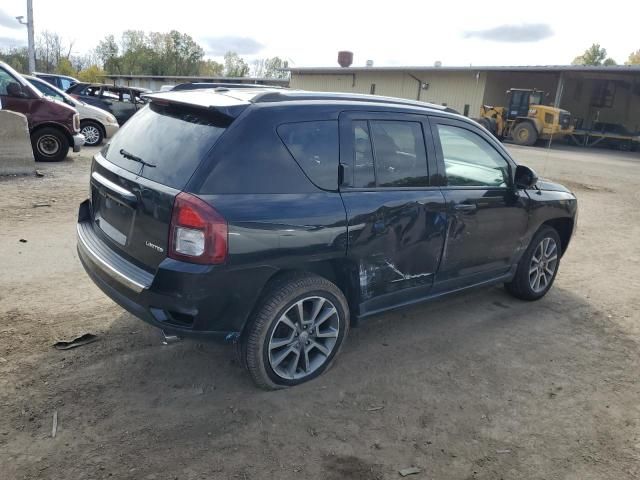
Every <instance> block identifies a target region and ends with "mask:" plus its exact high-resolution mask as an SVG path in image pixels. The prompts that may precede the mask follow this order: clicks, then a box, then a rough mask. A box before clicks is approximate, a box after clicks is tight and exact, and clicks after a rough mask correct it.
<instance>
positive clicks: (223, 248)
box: [168, 192, 228, 264]
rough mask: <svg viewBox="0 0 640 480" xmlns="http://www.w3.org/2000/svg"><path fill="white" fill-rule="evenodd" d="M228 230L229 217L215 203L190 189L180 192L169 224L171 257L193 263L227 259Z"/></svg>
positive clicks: (209, 262) (220, 261)
mask: <svg viewBox="0 0 640 480" xmlns="http://www.w3.org/2000/svg"><path fill="white" fill-rule="evenodd" d="M227 234H228V228H227V221H226V220H225V219H224V217H223V216H222V215H220V213H218V211H217V210H216V209H215V208H213V207H212V206H211V205H209V204H208V203H206V202H205V201H203V200H202V199H200V198H198V197H196V196H195V195H191V194H189V193H186V192H182V193H179V194H178V196H176V199H175V201H174V203H173V213H172V214H171V225H170V228H169V253H168V255H169V257H171V258H174V259H176V260H184V261H185V262H191V263H201V264H219V263H224V262H225V261H226V259H227Z"/></svg>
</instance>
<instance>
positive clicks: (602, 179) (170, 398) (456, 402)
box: [0, 147, 640, 480]
mask: <svg viewBox="0 0 640 480" xmlns="http://www.w3.org/2000/svg"><path fill="white" fill-rule="evenodd" d="M509 148H510V149H511V150H512V152H513V154H514V156H515V157H516V159H517V160H518V161H520V162H521V163H525V164H528V165H530V166H532V167H533V168H535V169H536V170H537V171H538V172H539V173H540V174H541V176H544V177H547V178H551V179H553V180H557V181H560V182H562V183H564V184H566V185H567V186H569V187H570V188H572V189H573V190H574V191H575V193H576V194H577V196H578V198H579V202H580V214H579V227H578V230H577V233H576V235H575V237H574V239H573V242H572V245H571V247H570V249H569V251H568V253H567V255H566V256H565V257H564V259H563V261H562V265H561V268H560V273H559V274H558V277H557V280H556V284H555V287H554V288H553V289H552V291H551V292H550V293H549V294H548V295H547V296H546V297H545V298H544V299H542V300H541V301H539V302H536V303H525V302H520V301H517V300H515V299H513V298H511V297H510V296H508V295H507V294H506V293H505V292H504V290H503V289H502V287H491V288H484V289H479V290H474V291H471V292H468V293H465V294H461V295H456V296H450V297H448V298H445V299H441V300H439V301H436V302H433V303H429V304H425V305H420V306H416V307H413V308H409V309H405V310H400V311H397V312H394V313H389V314H385V315H382V316H379V317H376V318H374V319H371V320H369V321H367V322H365V323H364V324H363V326H362V327H361V328H357V329H353V330H352V332H351V336H350V338H349V339H348V341H347V345H346V346H345V348H344V350H343V352H342V354H341V356H340V358H339V359H338V361H337V362H336V365H335V366H334V367H333V368H332V369H331V371H329V372H328V373H327V374H325V375H324V376H322V377H321V378H319V379H317V380H316V381H314V382H311V383H309V384H306V385H303V386H300V387H297V388H294V389H290V390H286V391H278V392H263V391H259V390H257V389H256V388H255V387H254V386H253V384H252V383H251V381H250V379H249V377H248V375H246V374H245V372H244V371H243V370H242V368H241V367H240V366H239V365H238V364H237V363H236V362H235V360H234V355H233V348H232V347H231V346H229V345H220V344H215V343H198V342H196V341H191V340H189V341H187V340H185V341H182V342H179V343H176V344H171V345H162V343H161V341H160V336H159V333H158V331H157V330H155V329H154V328H152V327H150V326H148V325H146V324H144V323H143V322H141V321H139V320H137V319H135V318H133V317H132V316H131V315H129V314H128V313H126V312H124V311H123V310H122V309H121V308H119V307H118V306H116V305H115V304H114V303H112V302H111V301H110V300H109V299H107V298H106V297H105V296H104V295H102V294H101V292H100V291H99V290H98V289H97V288H96V287H94V286H93V284H92V283H91V282H90V281H89V279H88V278H87V276H86V275H85V273H84V271H83V270H82V267H81V266H80V263H79V261H78V259H77V257H76V253H75V221H76V218H75V217H76V212H77V205H78V204H79V203H80V201H82V200H83V199H84V198H85V197H86V196H87V193H88V169H89V163H90V156H91V154H92V153H93V152H94V151H95V150H93V151H92V149H85V150H84V151H83V152H82V153H80V154H74V155H72V156H71V157H70V158H69V159H67V160H66V161H64V162H62V163H59V164H40V165H38V168H39V169H41V170H42V171H43V173H44V177H42V178H35V177H34V178H10V179H1V180H0V261H1V263H0V264H1V265H2V267H1V268H0V406H1V410H0V411H1V415H0V472H1V473H0V478H2V479H5V478H6V479H23V478H24V479H49V478H51V479H54V478H55V479H59V478H63V479H65V480H71V479H77V478H78V479H79V478H95V479H101V478H118V479H129V478H131V479H218V478H220V479H243V480H244V479H267V478H274V479H290V478H291V479H293V478H300V477H303V478H318V479H346V478H348V479H394V478H400V477H399V474H398V471H399V470H400V469H403V468H408V467H412V466H415V467H417V468H419V469H420V473H418V474H416V475H414V476H412V477H409V478H412V479H413V478H415V479H416V480H418V479H487V480H488V479H491V480H494V479H576V480H577V479H580V480H589V479H604V478H607V479H616V480H625V479H637V478H640V401H639V399H640V378H639V376H640V361H639V358H640V357H639V355H638V354H639V352H640V313H638V312H639V307H640V294H639V293H638V292H640V243H639V242H638V238H640V210H639V209H638V205H639V204H640V195H639V193H638V192H639V189H638V185H640V156H639V155H638V154H623V153H617V152H610V151H605V150H600V151H585V150H579V149H569V148H561V149H553V150H546V149H543V148H517V147H509ZM34 203H48V204H50V206H42V207H34V206H33V205H34ZM21 239H23V240H26V243H24V242H22V241H21ZM84 332H92V333H94V334H96V335H98V336H99V341H98V342H95V343H92V344H89V345H85V346H83V347H80V348H77V349H75V350H69V351H66V352H61V351H58V350H55V349H53V348H52V344H53V343H54V342H55V341H56V340H59V339H63V338H72V337H75V336H77V335H79V334H81V333H84ZM55 413H57V419H58V426H57V434H56V436H55V438H54V437H52V419H53V416H54V414H55Z"/></svg>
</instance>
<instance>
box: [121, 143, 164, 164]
mask: <svg viewBox="0 0 640 480" xmlns="http://www.w3.org/2000/svg"><path fill="white" fill-rule="evenodd" d="M120 155H122V156H123V157H124V158H128V159H129V160H133V161H134V162H138V163H141V164H142V165H144V166H145V167H152V168H155V167H156V166H155V165H154V164H153V163H149V162H145V161H144V160H143V159H141V158H140V157H137V156H135V155H134V154H133V153H129V152H127V151H126V150H125V149H124V148H121V149H120Z"/></svg>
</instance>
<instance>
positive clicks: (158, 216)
mask: <svg viewBox="0 0 640 480" xmlns="http://www.w3.org/2000/svg"><path fill="white" fill-rule="evenodd" d="M148 98H149V100H150V103H149V105H147V106H145V107H144V108H143V109H142V110H141V111H140V112H139V113H138V114H137V115H136V116H135V117H134V118H132V119H131V120H130V121H129V122H127V123H126V124H125V125H124V126H123V127H122V128H121V129H120V131H119V132H118V134H117V135H116V136H115V137H114V138H113V139H112V140H111V142H110V143H109V144H108V145H106V146H105V147H104V148H103V150H102V151H101V152H100V153H98V154H96V156H95V157H94V159H93V163H92V167H91V199H90V200H86V201H85V202H84V203H82V205H81V206H80V212H79V219H78V228H77V232H78V252H79V256H80V259H81V260H82V263H83V265H84V267H85V269H86V271H87V273H88V274H89V276H90V277H91V278H92V279H93V281H94V282H95V283H96V284H97V285H98V286H99V287H100V288H101V289H102V290H103V291H104V292H105V293H106V294H107V295H108V296H110V297H111V298H112V299H113V300H115V301H116V302H117V303H119V304H120V305H121V306H122V307H124V308H125V309H127V310H129V311H130V312H131V313H133V314H134V315H136V316H137V317H139V318H141V319H143V320H145V321H147V322H149V323H151V324H152V325H155V326H157V327H159V328H161V329H163V330H164V331H166V332H169V333H172V334H176V335H197V336H200V337H222V338H226V339H227V340H234V341H237V342H238V345H239V351H240V353H241V358H242V360H243V363H244V364H245V365H246V367H247V369H248V370H249V372H250V374H251V376H252V377H253V379H254V380H255V381H256V383H257V384H258V385H260V386H261V387H264V388H281V387H285V386H290V385H296V384H298V383H301V382H304V381H306V380H309V379H312V378H314V377H316V376H318V375H320V374H321V373H322V372H323V371H324V370H326V369H327V368H328V366H329V365H330V363H331V361H332V359H333V358H334V357H335V355H336V354H337V353H338V351H339V350H340V347H341V345H342V344H343V343H344V340H345V338H346V336H347V333H348V331H349V327H350V326H351V325H352V324H353V323H354V322H355V321H357V320H359V319H363V318H365V317H368V316H370V315H373V314H376V313H379V312H383V311H387V310H389V309H392V308H396V307H401V306H404V305H410V304H414V303H416V302H421V301H423V300H428V299H432V298H434V297H439V296H441V295H443V294H446V293H450V292H454V291H459V290H462V289H465V288H468V287H472V286H477V285H487V284H491V283H497V282H503V283H505V285H506V288H507V290H508V291H509V292H510V293H512V294H513V295H515V296H516V297H518V298H522V299H526V300H536V299H538V298H540V297H542V296H543V295H544V294H545V293H547V291H548V290H549V288H550V287H551V285H552V283H553V280H554V278H555V276H556V274H557V272H558V266H559V263H560V258H561V256H562V254H563V253H564V252H565V251H566V249H567V247H568V244H569V240H570V238H571V235H572V232H573V230H574V225H575V221H576V213H577V202H576V198H575V197H574V195H573V194H571V193H570V192H569V191H568V190H567V189H566V188H564V187H562V186H561V185H557V184H554V183H551V182H547V181H542V180H538V179H537V177H536V175H535V173H534V172H533V171H532V170H531V169H529V168H527V167H524V166H519V165H517V164H516V163H515V162H514V161H513V160H512V158H511V157H510V155H509V154H508V153H507V151H506V150H505V149H504V147H503V146H502V145H501V144H500V143H499V142H497V141H496V140H495V139H494V138H493V137H492V135H491V134H490V133H488V132H487V131H486V130H485V129H483V128H482V127H480V126H479V125H478V124H477V123H475V122H473V121H471V120H468V119H467V118H465V117H462V116H460V115H458V114H455V113H452V112H451V111H448V110H447V109H445V108H444V107H440V106H436V105H429V104H425V103H421V102H411V101H404V100H400V99H391V98H384V97H376V96H368V95H367V96H365V95H363V96H358V95H346V94H331V93H312V92H300V91H287V90H273V89H261V90H258V89H238V90H218V91H214V90H193V91H182V92H165V93H157V94H151V95H149V96H148Z"/></svg>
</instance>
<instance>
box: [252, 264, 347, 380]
mask: <svg viewBox="0 0 640 480" xmlns="http://www.w3.org/2000/svg"><path fill="white" fill-rule="evenodd" d="M312 296H321V297H325V298H327V300H329V301H331V303H333V305H334V306H335V307H336V309H337V310H338V318H339V322H340V331H339V334H338V339H337V341H336V345H335V346H334V348H333V351H332V352H331V354H330V355H329V358H328V359H327V361H325V363H324V364H323V365H322V366H321V367H319V368H318V369H317V370H316V371H315V372H313V373H312V374H310V375H308V376H306V377H304V378H301V379H297V380H289V379H284V378H282V377H280V376H278V375H277V374H276V373H275V372H274V371H273V369H272V368H271V365H270V362H269V358H268V354H269V352H268V348H269V347H268V346H269V338H270V337H271V333H272V332H273V330H274V328H275V325H276V323H277V320H278V319H279V318H280V316H281V315H282V314H283V313H284V312H285V311H286V310H288V309H289V308H290V307H291V305H293V304H294V303H295V302H297V301H298V300H301V299H303V298H305V297H312ZM349 322H350V319H349V307H348V303H347V300H346V299H345V298H344V295H343V294H342V292H341V291H340V289H339V288H338V287H337V286H336V285H335V284H333V283H331V282H330V281H329V280H327V279H325V278H322V277H319V276H316V275H312V274H298V275H291V276H287V277H285V278H283V279H281V280H279V281H276V282H274V283H273V284H272V285H271V286H270V287H268V288H267V289H266V291H265V294H264V296H263V298H262V300H261V301H260V302H259V304H258V305H257V308H256V311H255V314H254V315H253V318H252V320H251V322H250V323H249V324H247V326H246V328H245V329H244V331H243V333H242V336H241V340H240V341H241V349H240V353H241V356H242V359H243V362H242V363H243V364H244V366H245V367H246V368H247V370H248V371H249V373H250V374H251V377H252V378H253V380H254V382H255V383H256V384H257V385H258V386H259V387H261V388H264V389H267V390H276V389H281V388H287V387H292V386H295V385H299V384H302V383H306V382H308V381H310V380H313V379H314V378H316V377H318V376H320V375H321V374H322V373H324V372H326V371H327V370H328V369H329V368H330V367H331V365H332V363H333V361H334V360H335V358H336V356H337V355H338V354H339V352H340V350H341V349H342V346H343V345H344V343H345V342H344V341H345V339H346V338H347V336H348V333H349V327H350V324H349Z"/></svg>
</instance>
